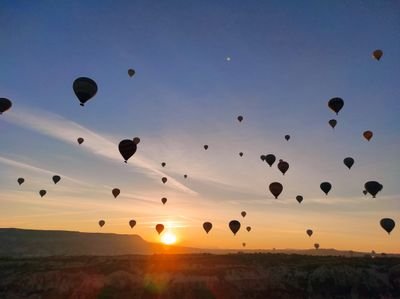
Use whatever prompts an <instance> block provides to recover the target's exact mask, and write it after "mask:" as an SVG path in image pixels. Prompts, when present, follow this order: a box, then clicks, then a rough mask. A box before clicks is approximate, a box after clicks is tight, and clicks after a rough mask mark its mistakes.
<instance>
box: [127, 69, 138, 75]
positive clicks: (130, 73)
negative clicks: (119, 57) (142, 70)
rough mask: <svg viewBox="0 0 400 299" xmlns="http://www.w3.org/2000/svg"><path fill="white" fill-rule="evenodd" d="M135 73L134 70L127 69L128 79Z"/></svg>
mask: <svg viewBox="0 0 400 299" xmlns="http://www.w3.org/2000/svg"><path fill="white" fill-rule="evenodd" d="M135 73H136V72H135V70H134V69H129V70H128V75H129V77H132V76H133V75H134V74H135Z"/></svg>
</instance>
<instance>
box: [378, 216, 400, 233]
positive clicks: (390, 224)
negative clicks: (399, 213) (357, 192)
mask: <svg viewBox="0 0 400 299" xmlns="http://www.w3.org/2000/svg"><path fill="white" fill-rule="evenodd" d="M380 223H381V226H382V228H383V229H384V230H385V231H386V232H387V233H388V234H390V232H391V231H392V230H393V229H394V227H395V226H396V223H395V222H394V220H393V219H391V218H383V219H381V222H380Z"/></svg>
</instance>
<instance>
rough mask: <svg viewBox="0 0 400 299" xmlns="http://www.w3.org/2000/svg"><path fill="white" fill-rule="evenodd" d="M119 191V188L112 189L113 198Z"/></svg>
mask: <svg viewBox="0 0 400 299" xmlns="http://www.w3.org/2000/svg"><path fill="white" fill-rule="evenodd" d="M120 193H121V190H119V189H118V188H114V189H112V195H114V198H117V197H118V195H119V194H120Z"/></svg>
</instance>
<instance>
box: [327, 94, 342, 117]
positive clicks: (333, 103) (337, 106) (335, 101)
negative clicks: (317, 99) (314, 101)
mask: <svg viewBox="0 0 400 299" xmlns="http://www.w3.org/2000/svg"><path fill="white" fill-rule="evenodd" d="M343 106H344V101H343V99H341V98H332V99H330V100H329V102H328V107H329V108H331V109H332V110H333V111H334V112H335V113H336V115H337V114H338V113H339V111H340V110H341V109H342V108H343Z"/></svg>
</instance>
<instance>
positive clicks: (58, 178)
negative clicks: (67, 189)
mask: <svg viewBox="0 0 400 299" xmlns="http://www.w3.org/2000/svg"><path fill="white" fill-rule="evenodd" d="M60 180H61V177H60V176H59V175H55V176H53V182H54V184H57V183H58V182H59V181H60Z"/></svg>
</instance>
